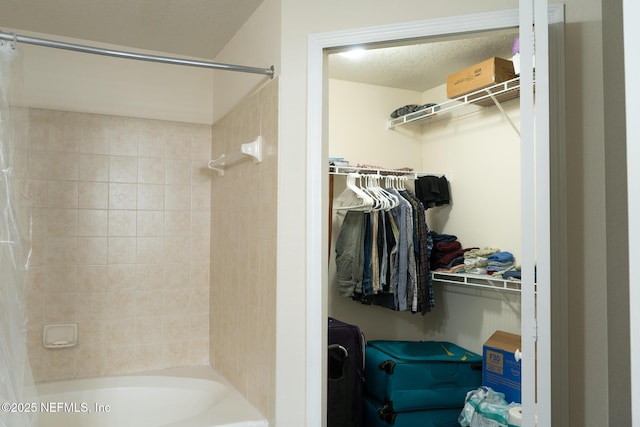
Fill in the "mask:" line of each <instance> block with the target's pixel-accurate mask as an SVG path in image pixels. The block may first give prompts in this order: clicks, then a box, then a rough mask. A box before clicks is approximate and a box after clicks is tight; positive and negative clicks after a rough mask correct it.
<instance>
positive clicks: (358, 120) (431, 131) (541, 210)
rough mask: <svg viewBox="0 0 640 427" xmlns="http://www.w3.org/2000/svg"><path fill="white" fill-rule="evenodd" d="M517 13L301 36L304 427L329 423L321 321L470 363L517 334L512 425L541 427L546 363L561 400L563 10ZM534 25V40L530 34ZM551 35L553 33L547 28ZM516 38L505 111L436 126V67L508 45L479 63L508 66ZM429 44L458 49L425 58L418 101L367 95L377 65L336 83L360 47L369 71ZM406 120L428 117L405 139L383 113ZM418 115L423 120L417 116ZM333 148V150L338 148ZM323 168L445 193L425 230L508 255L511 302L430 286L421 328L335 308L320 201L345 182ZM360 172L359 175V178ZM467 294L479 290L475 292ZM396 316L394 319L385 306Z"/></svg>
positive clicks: (546, 405) (333, 224) (501, 295)
mask: <svg viewBox="0 0 640 427" xmlns="http://www.w3.org/2000/svg"><path fill="white" fill-rule="evenodd" d="M520 6H521V8H523V9H521V10H509V11H498V12H491V13H485V14H477V15H467V16H460V17H452V18H444V19H435V20H430V21H423V22H418V23H415V22H414V23H408V24H406V25H403V24H398V25H392V26H384V27H373V28H364V29H354V30H350V31H339V32H335V33H324V34H317V35H310V37H309V44H308V46H309V57H308V70H309V81H308V91H309V92H308V99H309V103H308V105H307V107H308V122H307V158H308V162H307V219H308V228H307V363H308V366H309V369H308V371H307V374H308V377H307V390H308V411H307V423H308V425H314V426H315V425H323V424H322V421H318V420H323V421H324V420H326V417H327V404H328V402H327V400H328V399H327V375H326V374H327V367H326V364H327V345H328V336H327V335H328V332H327V318H328V317H330V316H333V317H335V318H338V319H339V320H342V321H344V322H347V323H354V324H356V325H357V326H359V327H360V328H361V329H362V331H363V332H364V334H365V337H366V339H367V340H372V339H374V340H375V339H378V340H379V339H390V340H411V341H417V340H440V339H444V340H447V341H450V342H455V343H458V344H461V345H462V347H466V348H467V349H469V350H471V351H472V352H475V353H479V352H481V351H482V343H484V342H485V340H487V339H488V338H489V337H490V336H491V332H493V331H497V330H502V331H505V330H506V331H507V332H513V333H520V334H521V342H522V350H523V358H522V382H521V384H522V408H523V414H524V416H523V425H524V426H527V427H529V426H531V425H533V413H534V404H535V403H536V402H537V404H538V408H539V409H538V419H539V422H541V421H544V423H545V424H549V425H550V416H551V412H552V411H551V400H550V399H551V386H550V384H551V371H552V366H551V359H552V356H553V358H554V361H555V362H557V364H556V365H554V368H553V371H554V374H555V375H556V377H555V379H554V385H555V386H557V387H556V388H555V389H554V390H558V391H559V393H557V394H556V393H555V392H554V396H556V397H557V399H559V400H557V401H565V400H566V396H565V395H564V394H563V393H564V388H563V386H562V385H561V383H562V378H563V376H564V375H565V374H564V371H563V370H562V366H563V365H564V364H566V360H565V359H566V356H564V355H565V354H566V353H565V352H564V351H563V349H564V348H565V347H566V345H564V344H563V343H564V342H566V340H564V339H563V337H565V336H566V335H565V331H564V330H563V323H564V321H563V320H562V319H561V316H562V305H563V301H564V300H565V298H564V295H563V294H564V293H566V291H565V290H564V287H563V286H562V284H563V283H564V282H563V280H562V279H563V276H564V274H565V273H564V270H563V268H562V259H564V258H563V257H564V255H563V254H564V249H563V248H564V247H565V246H564V243H563V239H564V238H563V237H562V230H563V221H565V220H564V219H563V218H564V212H565V207H564V206H563V204H562V201H561V197H559V190H557V189H559V188H563V186H562V182H563V180H564V178H563V173H562V171H563V167H562V163H563V159H564V148H563V120H562V117H563V113H562V111H563V109H562V106H563V102H562V93H563V90H562V81H563V80H562V79H563V77H562V76H563V75H564V74H563V62H562V58H563V57H562V46H563V22H564V16H563V10H562V6H551V7H549V8H548V9H547V6H546V3H544V5H543V4H542V3H541V4H540V7H538V5H537V4H536V9H535V11H534V10H531V9H529V6H530V5H528V4H527V3H526V2H524V3H522V4H521V5H520ZM543 6H544V7H543ZM534 15H535V18H536V30H537V31H536V37H535V38H534V37H533V34H532V32H533V27H532V25H531V23H532V22H533V17H534ZM549 22H550V23H551V24H550V25H548V26H547V24H548V23H549ZM516 34H519V37H520V40H521V41H522V43H521V44H520V47H521V73H520V82H521V86H520V89H519V100H518V97H516V99H512V100H510V101H506V102H502V103H501V106H502V107H503V109H504V112H502V111H500V109H499V108H496V107H484V106H481V107H478V108H476V107H477V105H476V106H472V107H473V108H471V109H466V108H465V109H464V110H465V111H464V113H462V112H461V110H460V111H456V113H455V114H454V113H451V114H448V112H447V114H442V113H444V109H439V108H438V107H440V106H441V104H440V101H443V100H448V98H449V96H448V94H446V93H445V92H446V91H445V92H443V90H444V89H445V88H446V77H444V76H446V75H448V73H449V72H450V71H448V70H446V63H447V62H449V61H446V60H444V58H453V57H456V55H454V54H455V53H460V52H462V51H463V49H464V48H463V47H462V45H464V44H465V43H466V46H470V52H472V51H474V50H475V49H474V47H475V48H478V46H479V45H480V40H482V39H483V38H487V39H491V38H492V37H494V36H495V37H497V38H499V37H503V38H504V39H506V40H507V42H506V43H504V45H500V46H503V47H502V48H501V49H504V50H503V51H502V52H506V53H500V48H495V49H494V51H493V52H490V53H489V55H490V57H499V56H500V55H503V56H504V57H505V59H509V58H511V57H512V55H513V52H512V49H513V47H514V44H513V42H514V36H515V35H516ZM440 43H443V44H446V43H461V45H460V46H456V48H449V49H443V50H444V52H443V53H441V54H440V55H441V56H434V57H431V58H429V61H427V65H426V69H425V71H424V73H423V74H427V77H430V75H429V74H434V75H437V74H438V73H439V72H440V73H442V75H441V77H440V78H439V85H436V86H433V87H430V88H427V89H425V90H414V89H411V87H409V86H408V87H403V88H395V87H392V86H393V85H392V84H391V83H389V82H388V81H387V82H386V83H384V82H383V83H380V82H378V83H376V84H372V82H367V81H362V78H363V77H364V76H365V75H368V74H374V73H378V74H380V75H382V76H384V75H385V72H384V71H385V68H384V67H382V66H379V64H380V63H381V62H378V64H375V65H372V64H373V62H370V63H368V65H367V67H366V69H365V70H362V69H360V70H357V69H356V71H353V72H352V73H351V74H348V72H347V71H344V70H341V65H342V64H341V61H347V59H346V58H343V56H344V55H339V54H340V53H342V52H345V51H347V50H349V48H351V47H355V46H358V47H364V48H365V53H364V55H363V57H364V58H366V55H367V53H371V54H372V58H374V57H375V56H376V55H381V54H382V53H383V52H384V51H385V50H387V49H388V51H389V52H392V51H393V50H395V49H398V48H405V47H406V48H407V49H410V48H415V49H419V48H425V49H429V48H431V49H434V48H436V47H437V46H438V45H439V44H440ZM474 43H475V44H474ZM534 45H535V46H534ZM534 49H535V52H536V61H535V66H536V94H535V101H536V108H535V113H534V108H533V102H534V94H533V92H534V91H533V71H534V68H533V51H534ZM368 51H370V52H368ZM396 54H397V53H396ZM398 55H399V54H398ZM471 55H472V53H470V54H469V56H471ZM399 57H400V56H398V58H399ZM483 59H485V58H480V59H475V58H469V62H468V63H466V64H464V65H454V66H453V67H462V68H464V67H469V66H471V65H474V64H476V63H477V62H478V61H482V60H483ZM418 60H419V57H418V56H416V55H415V54H414V55H410V58H409V59H402V60H400V59H396V61H395V63H394V64H393V65H396V66H397V63H401V66H400V68H403V67H404V68H408V69H412V68H415V69H420V68H419V67H424V64H423V65H417V61H418ZM372 61H373V60H372ZM378 61H381V60H380V59H378ZM473 61H476V62H473ZM392 62H393V61H392ZM451 62H454V61H453V59H451ZM438 65H441V66H440V67H439V66H438ZM412 66H414V67H412ZM345 67H346V66H345ZM387 74H391V73H390V72H388V73H387ZM420 77H425V76H424V75H422V76H420ZM379 78H381V77H379ZM358 80H360V81H358ZM371 87H374V89H375V90H374V91H373V92H372V91H367V90H365V89H370V88H371ZM443 93H445V95H443ZM336 97H342V98H341V99H338V98H336ZM336 99H338V100H337V101H336ZM433 104H435V105H433ZM414 106H418V107H421V106H422V107H424V108H423V109H426V111H427V112H429V113H433V114H426V115H425V117H421V119H420V120H421V123H410V124H407V125H406V126H405V125H404V124H402V125H399V126H396V125H395V123H391V124H390V120H389V116H390V114H391V113H392V112H395V111H396V110H401V109H403V108H405V107H407V108H413V107H414ZM425 106H426V107H425ZM419 109H420V108H419ZM416 114H419V115H422V114H423V113H422V112H421V111H417V112H416ZM510 122H511V123H513V124H514V125H515V126H512V125H511V124H510ZM498 127H500V130H499V131H498V130H497V128H498ZM391 128H392V129H391ZM514 128H515V129H514ZM514 130H517V131H519V132H514ZM518 133H520V135H518ZM454 140H455V141H454ZM336 141H338V145H335V142H336ZM376 144H379V145H380V146H381V147H382V148H380V147H379V146H376ZM451 150H458V151H457V152H452V151H451ZM330 158H333V159H332V160H334V162H335V161H337V162H338V163H341V162H342V163H344V162H345V161H348V162H349V165H350V166H351V165H352V163H355V164H360V163H363V164H366V165H369V166H371V169H373V170H378V171H379V170H381V169H384V170H387V169H388V168H390V169H402V168H405V167H409V168H412V169H413V170H414V171H413V172H412V173H416V174H420V175H421V174H423V173H426V174H432V175H434V176H437V177H440V176H444V177H446V178H447V180H448V181H449V184H450V190H451V198H450V203H449V204H448V205H447V204H444V205H443V206H440V207H437V208H433V209H432V208H429V209H428V211H427V214H426V217H427V221H426V222H427V224H428V226H429V227H430V228H432V229H433V230H435V231H436V232H438V233H440V234H445V235H448V234H454V235H457V236H456V237H459V238H460V240H461V242H460V243H461V245H463V246H464V247H466V248H472V247H475V246H478V247H480V248H481V249H482V248H484V247H488V248H498V249H500V252H503V251H508V252H510V253H511V254H512V255H513V257H514V259H515V263H517V264H521V265H522V282H521V285H520V286H515V287H513V289H512V288H511V284H508V286H507V285H504V286H494V283H493V282H494V280H493V279H492V280H489V281H488V285H489V286H488V287H489V289H486V288H482V287H475V286H473V287H468V286H466V285H467V283H463V284H460V283H458V282H457V281H454V282H456V283H448V282H447V280H444V279H442V277H441V276H438V280H435V279H434V280H433V283H432V287H433V291H434V297H435V304H434V306H433V307H432V310H431V312H428V313H426V314H425V315H424V316H422V315H420V314H413V313H412V311H415V310H408V311H399V310H394V309H392V310H390V309H388V308H384V307H380V306H375V305H374V304H371V305H369V304H362V303H361V301H360V302H354V301H352V300H351V298H350V296H346V297H345V296H343V295H340V293H339V292H338V291H337V290H336V289H335V286H334V285H335V283H333V282H332V281H333V280H334V278H335V270H333V271H332V268H333V269H335V267H334V264H335V259H334V257H335V248H334V247H333V246H332V245H333V244H335V241H336V234H337V233H338V232H339V227H340V225H341V222H340V221H341V220H336V219H335V218H334V213H335V212H334V211H335V209H334V206H331V204H330V202H329V200H330V198H331V199H332V200H334V201H335V199H336V198H339V197H340V196H341V192H342V189H343V188H345V187H346V186H347V183H346V182H344V183H343V184H341V183H340V182H339V181H338V180H345V179H346V178H345V177H344V176H340V174H338V173H330V172H329V170H330V167H329V166H330V165H329V160H330ZM357 167H358V168H362V165H360V166H357ZM478 167H480V168H479V169H478ZM335 168H336V167H335V166H334V172H335V171H336V170H335ZM331 180H333V183H330V182H331ZM336 181H338V182H336ZM344 202H345V200H340V201H339V203H344ZM550 203H552V204H553V205H550ZM487 213H488V214H487ZM461 214H462V215H461ZM550 230H553V233H552V232H551V231H550ZM329 236H331V239H329ZM552 246H553V247H554V248H556V249H557V252H556V253H557V254H558V255H559V258H558V259H557V261H559V262H555V263H554V265H553V266H551V264H550V260H549V250H550V248H551V247H552ZM552 267H553V268H552ZM453 277H457V276H453ZM552 277H553V278H554V280H557V283H558V284H557V285H556V286H555V287H553V288H551V287H550V286H549V284H550V283H551V278H552ZM465 280H466V279H465ZM436 282H438V283H436ZM472 282H474V283H473V285H476V283H475V280H472ZM485 284H487V283H485ZM498 288H499V289H498ZM551 291H553V293H554V298H556V297H559V298H557V299H556V301H559V303H556V304H555V305H554V307H553V312H554V313H555V314H556V315H558V314H560V317H556V319H558V320H557V323H555V327H554V329H553V331H554V333H555V332H557V333H558V334H557V335H554V349H555V350H557V352H555V350H554V353H553V354H552V353H551V351H550V348H551V341H552V340H551V332H552V325H551V323H550V313H551V310H552V306H551ZM393 304H394V307H393V308H396V306H395V304H396V301H395V300H394V301H393ZM412 308H413V306H412ZM340 317H341V318H340ZM536 349H537V351H536ZM541 350H542V351H541ZM531 355H535V357H531ZM536 389H537V390H538V393H537V396H536ZM554 411H555V409H554ZM557 412H558V414H561V412H562V408H560V407H558V408H557ZM561 415H562V416H564V413H562V414H561ZM547 421H548V422H547Z"/></svg>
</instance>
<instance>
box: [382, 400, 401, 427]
mask: <svg viewBox="0 0 640 427" xmlns="http://www.w3.org/2000/svg"><path fill="white" fill-rule="evenodd" d="M377 412H378V416H379V417H380V419H381V420H383V421H384V422H386V423H387V424H390V425H393V424H394V423H395V422H396V416H397V415H398V414H397V413H395V412H394V411H393V405H392V404H391V402H389V401H387V402H385V403H384V404H383V405H382V406H381V407H379V408H378V411H377Z"/></svg>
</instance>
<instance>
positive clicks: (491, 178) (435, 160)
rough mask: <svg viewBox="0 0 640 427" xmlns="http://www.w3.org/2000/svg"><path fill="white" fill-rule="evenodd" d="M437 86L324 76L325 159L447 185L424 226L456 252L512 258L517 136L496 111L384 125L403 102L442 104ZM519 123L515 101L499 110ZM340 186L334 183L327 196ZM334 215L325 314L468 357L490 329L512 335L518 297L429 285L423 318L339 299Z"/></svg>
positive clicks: (380, 335) (374, 334)
mask: <svg viewBox="0 0 640 427" xmlns="http://www.w3.org/2000/svg"><path fill="white" fill-rule="evenodd" d="M444 100H446V94H445V93H444V86H439V87H437V88H435V89H434V90H432V91H427V92H425V93H421V92H414V91H407V90H399V89H392V88H388V87H380V86H374V85H367V84H362V83H353V82H346V81H339V80H331V81H330V86H329V155H330V156H340V157H346V158H348V159H349V160H350V161H351V162H367V163H374V164H381V166H385V167H390V168H399V167H403V166H409V167H412V168H414V169H416V170H417V171H421V172H428V173H435V174H441V173H444V174H445V175H446V176H447V177H448V178H449V179H450V180H451V182H450V187H451V192H452V197H453V200H452V204H451V205H449V206H444V207H439V208H434V209H430V210H429V211H428V225H429V227H430V228H431V229H432V230H435V231H438V232H441V233H451V234H455V235H457V236H458V238H459V240H460V241H461V243H462V245H463V246H464V247H470V246H481V247H484V246H492V247H499V248H500V249H503V250H509V251H513V253H514V255H516V257H517V256H519V253H520V209H519V203H520V199H519V183H520V179H519V178H520V172H519V168H520V163H519V151H518V150H519V145H518V143H519V140H518V138H517V135H516V133H515V132H514V130H513V129H512V128H511V127H510V126H509V125H508V123H506V122H505V120H504V118H503V117H502V116H501V115H500V112H499V111H498V110H497V109H496V108H491V109H485V110H484V111H482V112H479V113H473V114H471V115H468V116H465V117H461V118H458V119H454V120H443V121H439V122H436V121H435V120H434V123H430V124H427V125H424V126H420V125H408V126H402V127H396V128H394V130H388V129H387V128H386V119H387V118H388V117H389V114H390V113H391V112H392V111H393V110H395V109H396V108H399V107H401V106H403V105H407V104H424V103H427V102H443V101H444ZM506 107H507V110H508V112H509V114H510V115H512V116H513V117H514V120H515V121H516V122H517V121H518V117H519V116H518V108H517V107H518V103H517V101H513V102H511V103H510V104H509V105H507V106H506ZM343 188H344V179H343V178H342V177H336V178H335V186H334V197H337V196H338V195H339V194H340V192H341V191H342V189H343ZM342 217H343V216H342V215H340V214H337V213H335V212H334V215H333V236H332V242H333V244H334V246H333V247H332V251H331V259H330V263H329V315H331V316H334V317H337V318H338V319H341V320H344V321H347V322H351V323H356V324H358V325H359V326H360V327H361V328H362V329H363V331H364V332H365V335H366V337H367V339H409V340H425V339H441V340H448V341H452V342H456V343H458V344H460V345H462V346H464V347H466V348H469V349H471V350H473V351H476V352H481V351H482V344H483V343H484V341H485V340H486V339H487V338H489V336H490V335H491V334H492V333H493V332H494V331H495V330H496V329H501V330H506V331H509V332H514V333H519V332H520V298H519V295H518V294H515V293H508V292H495V291H480V290H477V289H468V288H462V287H459V286H452V285H443V284H439V283H435V284H434V285H433V286H434V292H435V298H436V307H435V309H434V311H433V312H432V313H429V314H427V315H425V316H421V315H414V314H410V313H409V312H393V311H391V310H389V309H384V308H380V307H376V306H365V305H361V304H359V303H356V302H353V301H351V300H350V299H349V298H345V297H342V296H339V295H338V293H337V290H336V286H335V253H334V250H335V249H334V247H335V241H336V238H337V234H338V232H339V228H340V225H341V221H342Z"/></svg>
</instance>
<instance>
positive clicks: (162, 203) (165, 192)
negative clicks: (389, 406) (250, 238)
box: [24, 109, 211, 381]
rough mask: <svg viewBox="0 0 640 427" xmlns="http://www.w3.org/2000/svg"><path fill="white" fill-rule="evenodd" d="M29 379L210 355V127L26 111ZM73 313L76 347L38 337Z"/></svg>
mask: <svg viewBox="0 0 640 427" xmlns="http://www.w3.org/2000/svg"><path fill="white" fill-rule="evenodd" d="M28 115H29V141H30V147H29V148H30V159H31V161H30V165H29V176H28V183H27V184H28V185H27V186H26V188H27V189H28V194H29V197H28V198H27V199H26V200H24V203H25V204H26V205H27V208H26V211H27V212H31V214H32V219H33V255H32V260H31V268H30V270H29V274H28V279H27V282H28V283H27V285H28V288H27V289H28V291H27V292H28V293H27V302H28V316H29V325H28V329H29V343H28V344H29V354H30V362H31V366H32V369H33V373H34V377H35V379H36V380H37V381H39V380H53V379H61V378H73V377H89V376H100V375H109V374H118V373H126V372H132V371H138V370H147V369H156V368H165V367H172V366H180V365H192V364H202V363H207V362H208V361H209V276H210V273H209V267H210V250H209V249H210V225H211V223H210V217H211V214H210V197H211V190H210V189H211V175H210V173H209V172H208V171H207V170H206V169H204V167H205V166H206V162H207V161H208V160H209V156H210V154H211V153H210V151H211V133H210V132H211V127H210V126H205V125H194V124H185V123H175V122H166V121H156V120H145V119H132V118H123V117H112V116H102V115H92V114H81V113H67V112H60V111H50V110H40V109H32V110H29V112H28ZM59 322H76V323H77V324H78V330H79V339H78V345H77V347H75V348H71V349H55V350H48V349H44V348H43V346H42V326H43V324H45V323H59Z"/></svg>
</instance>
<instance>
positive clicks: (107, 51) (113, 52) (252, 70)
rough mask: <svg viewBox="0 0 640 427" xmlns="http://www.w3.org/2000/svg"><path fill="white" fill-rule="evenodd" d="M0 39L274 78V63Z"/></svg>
mask: <svg viewBox="0 0 640 427" xmlns="http://www.w3.org/2000/svg"><path fill="white" fill-rule="evenodd" d="M0 40H6V41H10V42H14V43H15V42H18V43H27V44H33V45H36V46H44V47H52V48H55V49H65V50H72V51H74V52H82V53H92V54H95V55H104V56H114V57H117V58H125V59H136V60H139V61H149V62H160V63H164V64H174V65H186V66H190V67H200V68H211V69H215V70H225V71H237V72H241V73H252V74H264V75H266V76H269V77H270V78H273V76H274V69H273V65H272V66H271V67H269V68H257V67H246V66H244V65H231V64H221V63H217V62H208V61H194V60H191V59H181V58H171V57H168V56H156V55H145V54H141V53H133V52H123V51H119V50H112V49H103V48H98V47H92V46H84V45H80V44H73V43H64V42H59V41H55V40H47V39H41V38H38V37H30V36H21V35H18V34H12V33H5V32H2V31H0Z"/></svg>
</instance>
